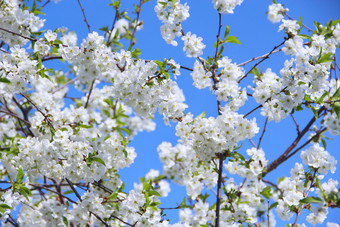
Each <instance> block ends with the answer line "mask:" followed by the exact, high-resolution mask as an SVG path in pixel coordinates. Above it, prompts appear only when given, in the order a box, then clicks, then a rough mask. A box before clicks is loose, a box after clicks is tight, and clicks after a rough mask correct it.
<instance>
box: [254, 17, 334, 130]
mask: <svg viewBox="0 0 340 227" xmlns="http://www.w3.org/2000/svg"><path fill="white" fill-rule="evenodd" d="M286 22H287V21H286ZM286 22H285V23H286ZM290 22H292V21H290ZM290 22H289V23H290ZM285 23H284V24H283V25H282V28H283V27H284V28H285V29H288V31H289V32H290V33H292V34H296V30H297V29H298V26H296V22H293V23H292V24H293V26H290V25H289V26H288V25H287V27H286V25H285ZM287 23H288V22H287ZM335 33H336V32H335ZM337 44H338V42H337V37H336V36H331V37H329V38H325V36H323V35H318V34H314V35H313V36H312V37H311V43H310V45H308V46H305V45H304V43H303V39H302V38H301V37H299V36H297V35H296V36H294V37H292V38H290V39H288V40H287V41H286V42H285V46H284V47H283V48H282V50H283V52H284V53H285V54H286V55H291V56H292V59H290V60H286V61H285V63H284V68H282V69H281V71H280V74H281V76H282V77H279V76H277V75H276V74H275V73H273V72H272V71H271V69H267V71H266V72H264V73H262V74H261V75H260V76H259V77H257V78H255V84H256V87H255V89H254V94H253V97H254V98H255V100H256V101H257V102H258V103H261V104H262V105H263V108H262V111H261V114H262V115H264V116H266V117H268V119H269V120H275V121H276V122H279V121H280V120H282V119H283V118H285V117H286V116H287V115H288V114H290V113H291V111H292V109H293V108H295V107H297V106H298V105H299V104H301V102H302V101H303V99H304V96H305V95H307V96H309V97H310V99H311V100H317V99H319V98H320V97H321V96H322V95H323V94H324V93H325V92H326V91H331V93H330V94H332V92H333V93H334V92H335V91H336V89H337V87H336V83H334V81H333V80H328V78H329V70H330V66H331V64H330V62H329V61H325V62H323V61H320V62H318V61H316V62H315V63H314V62H313V61H314V60H315V59H318V58H319V57H320V53H322V55H329V54H334V53H335V49H336V45H337ZM328 119H331V118H330V117H328ZM325 122H326V123H327V122H328V121H325ZM331 128H332V132H333V133H334V132H335V131H336V130H337V129H339V126H337V125H332V126H331Z"/></svg>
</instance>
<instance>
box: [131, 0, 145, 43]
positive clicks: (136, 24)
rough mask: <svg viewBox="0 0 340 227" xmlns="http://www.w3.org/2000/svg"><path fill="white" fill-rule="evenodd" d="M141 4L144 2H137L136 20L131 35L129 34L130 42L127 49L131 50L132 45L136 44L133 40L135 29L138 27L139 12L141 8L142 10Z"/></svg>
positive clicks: (140, 0) (142, 0) (141, 0)
mask: <svg viewBox="0 0 340 227" xmlns="http://www.w3.org/2000/svg"><path fill="white" fill-rule="evenodd" d="M143 4H144V0H139V6H138V10H136V14H137V18H136V22H135V26H134V28H133V31H132V34H131V40H130V47H129V48H132V47H133V45H135V44H136V42H135V41H134V40H133V39H134V38H135V34H136V31H137V27H138V26H139V16H140V12H141V8H142V5H143Z"/></svg>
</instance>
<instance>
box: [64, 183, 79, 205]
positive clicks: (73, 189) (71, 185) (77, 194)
mask: <svg viewBox="0 0 340 227" xmlns="http://www.w3.org/2000/svg"><path fill="white" fill-rule="evenodd" d="M65 179H66V181H67V183H68V184H69V185H70V187H71V189H72V191H73V192H74V194H75V195H76V196H77V198H78V199H79V201H80V202H81V201H82V199H81V196H80V195H79V193H78V192H77V190H76V189H75V188H74V185H73V183H72V182H71V181H70V180H69V179H67V178H65Z"/></svg>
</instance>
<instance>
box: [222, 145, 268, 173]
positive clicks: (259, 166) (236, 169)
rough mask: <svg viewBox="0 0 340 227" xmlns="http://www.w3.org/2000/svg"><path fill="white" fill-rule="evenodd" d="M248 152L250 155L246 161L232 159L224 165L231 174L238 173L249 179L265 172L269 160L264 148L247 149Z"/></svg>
mask: <svg viewBox="0 0 340 227" xmlns="http://www.w3.org/2000/svg"><path fill="white" fill-rule="evenodd" d="M247 154H248V155H249V156H250V158H249V160H248V161H246V162H240V160H236V161H231V160H229V162H228V163H227V164H225V165H224V167H225V168H226V170H227V171H228V172H229V173H230V174H237V175H239V176H240V177H244V178H247V179H249V180H255V179H257V178H258V176H259V175H260V174H261V173H262V172H263V168H265V167H266V165H267V162H268V160H266V159H265V157H264V156H265V154H264V152H263V150H262V149H256V148H254V147H253V148H251V149H247Z"/></svg>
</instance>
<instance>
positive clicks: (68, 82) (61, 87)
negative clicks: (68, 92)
mask: <svg viewBox="0 0 340 227" xmlns="http://www.w3.org/2000/svg"><path fill="white" fill-rule="evenodd" d="M77 80H78V77H75V78H73V79H72V80H70V81H67V82H66V83H65V84H63V85H62V86H60V87H58V88H57V89H55V90H54V91H52V92H51V94H54V93H56V92H58V91H60V90H62V89H63V88H65V87H67V86H68V85H70V84H72V83H74V82H75V81H77Z"/></svg>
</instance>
